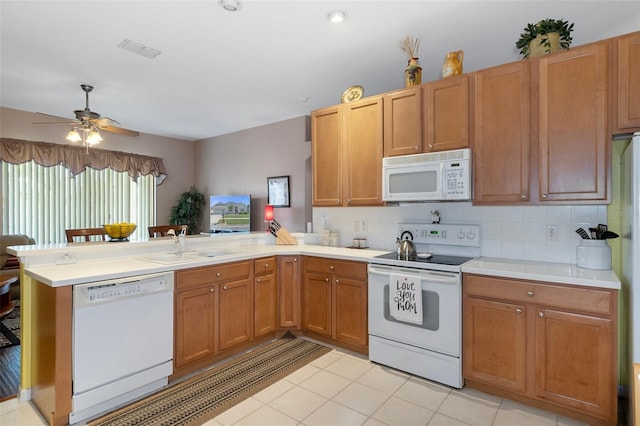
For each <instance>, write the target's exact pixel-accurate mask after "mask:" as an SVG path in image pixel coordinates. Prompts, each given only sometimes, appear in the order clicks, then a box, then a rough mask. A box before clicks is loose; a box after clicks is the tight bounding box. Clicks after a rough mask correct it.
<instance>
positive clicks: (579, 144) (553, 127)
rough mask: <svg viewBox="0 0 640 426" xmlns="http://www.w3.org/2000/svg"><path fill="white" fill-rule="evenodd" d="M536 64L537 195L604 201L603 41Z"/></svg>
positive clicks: (547, 198) (550, 198)
mask: <svg viewBox="0 0 640 426" xmlns="http://www.w3.org/2000/svg"><path fill="white" fill-rule="evenodd" d="M534 64H535V62H534ZM538 64H539V68H538V71H539V89H538V101H539V107H538V113H539V126H538V131H539V164H540V166H539V184H540V195H539V197H540V201H582V200H585V201H587V200H589V201H595V200H605V201H606V199H607V194H608V191H607V161H608V146H609V142H610V134H609V132H608V131H607V122H608V120H607V99H608V97H607V43H606V42H601V43H594V44H590V45H586V46H582V47H576V48H571V50H569V51H567V52H561V53H556V54H551V55H548V56H544V57H542V58H541V59H540V61H539V62H538Z"/></svg>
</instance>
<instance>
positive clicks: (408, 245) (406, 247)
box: [396, 238, 416, 259]
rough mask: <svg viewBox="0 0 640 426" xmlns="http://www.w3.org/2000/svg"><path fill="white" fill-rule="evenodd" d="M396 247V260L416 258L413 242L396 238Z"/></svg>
mask: <svg viewBox="0 0 640 426" xmlns="http://www.w3.org/2000/svg"><path fill="white" fill-rule="evenodd" d="M396 245H397V246H398V258H400V259H410V258H412V257H416V246H415V245H414V244H413V241H411V240H401V239H400V238H398V239H397V240H396Z"/></svg>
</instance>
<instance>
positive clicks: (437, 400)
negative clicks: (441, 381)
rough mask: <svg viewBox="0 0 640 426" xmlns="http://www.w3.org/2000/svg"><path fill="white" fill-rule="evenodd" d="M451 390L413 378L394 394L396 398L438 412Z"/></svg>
mask: <svg viewBox="0 0 640 426" xmlns="http://www.w3.org/2000/svg"><path fill="white" fill-rule="evenodd" d="M450 392H451V388H448V387H446V386H442V385H436V384H435V383H433V382H430V381H428V380H424V379H420V378H418V377H411V378H410V379H409V380H407V381H406V382H405V383H404V384H403V385H402V386H400V388H399V389H398V390H397V391H396V392H395V393H394V394H393V395H394V396H395V397H397V398H400V399H404V400H405V401H409V402H412V403H414V404H417V405H420V406H421V407H425V408H428V409H430V410H433V411H437V410H438V408H439V407H440V405H442V402H443V401H444V400H445V398H446V397H447V395H449V393H450Z"/></svg>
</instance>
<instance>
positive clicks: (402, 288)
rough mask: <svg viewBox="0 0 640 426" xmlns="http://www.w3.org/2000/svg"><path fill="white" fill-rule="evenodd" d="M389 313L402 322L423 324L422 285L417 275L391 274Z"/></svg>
mask: <svg viewBox="0 0 640 426" xmlns="http://www.w3.org/2000/svg"><path fill="white" fill-rule="evenodd" d="M389 314H390V315H391V316H392V317H394V318H395V319H397V320H398V321H402V322H410V323H412V324H419V325H422V286H421V284H420V277H419V276H416V275H405V274H391V275H389Z"/></svg>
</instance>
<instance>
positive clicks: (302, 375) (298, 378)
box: [285, 364, 320, 385]
mask: <svg viewBox="0 0 640 426" xmlns="http://www.w3.org/2000/svg"><path fill="white" fill-rule="evenodd" d="M318 371H320V368H318V367H316V366H313V365H310V364H308V365H305V366H304V367H302V368H300V369H298V370H296V371H294V372H293V373H291V374H289V375H288V376H287V377H285V380H287V381H288V382H291V383H293V384H296V385H299V384H300V383H302V382H304V381H305V380H307V379H308V378H309V377H311V376H313V375H314V374H316V373H317V372H318Z"/></svg>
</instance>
